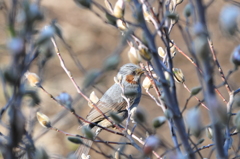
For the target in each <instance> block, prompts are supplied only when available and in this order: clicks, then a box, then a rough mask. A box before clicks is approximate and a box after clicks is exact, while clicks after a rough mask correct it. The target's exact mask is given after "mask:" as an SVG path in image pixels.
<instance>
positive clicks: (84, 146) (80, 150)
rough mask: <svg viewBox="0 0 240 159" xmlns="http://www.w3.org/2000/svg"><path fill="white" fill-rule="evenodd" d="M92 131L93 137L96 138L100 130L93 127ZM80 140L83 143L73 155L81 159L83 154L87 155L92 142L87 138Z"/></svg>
mask: <svg viewBox="0 0 240 159" xmlns="http://www.w3.org/2000/svg"><path fill="white" fill-rule="evenodd" d="M92 132H94V133H95V138H96V136H97V135H98V134H99V133H100V130H98V128H97V127H93V128H92ZM82 142H83V144H82V145H81V146H79V148H78V149H77V150H76V152H75V156H76V157H77V159H83V157H82V156H83V154H85V156H87V155H88V153H89V151H90V148H91V146H92V143H93V141H92V140H88V139H83V140H82Z"/></svg>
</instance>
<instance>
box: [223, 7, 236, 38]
mask: <svg viewBox="0 0 240 159" xmlns="http://www.w3.org/2000/svg"><path fill="white" fill-rule="evenodd" d="M239 15H240V9H239V8H238V7H237V6H234V5H226V6H224V7H223V8H222V10H221V13H220V16H219V24H220V27H221V29H222V30H223V31H224V32H225V33H227V34H229V35H234V34H235V33H236V32H237V31H238V30H239V29H238V21H239Z"/></svg>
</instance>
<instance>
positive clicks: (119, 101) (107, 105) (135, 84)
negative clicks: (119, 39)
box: [75, 63, 144, 158]
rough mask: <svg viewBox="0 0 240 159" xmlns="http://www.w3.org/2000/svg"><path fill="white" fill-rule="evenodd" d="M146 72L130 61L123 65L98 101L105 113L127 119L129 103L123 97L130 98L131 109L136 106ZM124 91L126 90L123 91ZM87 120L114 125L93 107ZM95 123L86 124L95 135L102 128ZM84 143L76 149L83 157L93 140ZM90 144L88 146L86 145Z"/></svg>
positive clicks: (77, 154) (108, 115) (78, 154)
mask: <svg viewBox="0 0 240 159" xmlns="http://www.w3.org/2000/svg"><path fill="white" fill-rule="evenodd" d="M143 73H144V71H143V69H141V68H140V67H139V66H138V65H135V64H132V63H128V64H125V65H123V66H122V67H121V68H120V69H119V72H118V73H117V76H116V79H117V80H118V82H116V81H115V83H114V84H113V85H112V86H111V87H110V88H109V89H108V90H107V91H106V92H105V93H104V94H103V96H102V97H101V98H100V99H99V101H98V102H97V103H96V106H97V107H98V108H99V109H100V110H101V111H102V113H103V114H105V115H106V116H107V117H110V113H113V112H114V113H115V114H117V115H118V116H119V117H121V118H122V119H126V118H127V116H128V111H127V107H128V103H127V101H126V100H125V99H124V98H123V94H124V96H125V97H126V98H128V99H129V105H130V110H131V109H132V108H134V107H136V106H137V105H138V104H139V102H140V99H141V85H140V78H141V75H142V74H143ZM123 91H124V92H123ZM86 120H87V121H90V122H92V123H95V124H98V125H101V126H103V127H106V128H110V127H113V125H112V123H110V122H109V121H108V120H107V119H106V118H105V117H104V116H103V115H102V114H101V113H100V112H99V111H97V110H96V109H95V108H92V109H91V110H90V112H89V114H88V115H87V117H86ZM95 124H87V123H86V124H85V125H84V126H86V127H88V128H90V129H91V130H92V132H94V133H95V137H96V136H97V135H98V134H99V133H100V131H101V129H100V128H99V127H97V126H95ZM83 142H84V144H82V145H81V146H80V147H79V148H78V150H77V151H76V153H75V154H76V156H78V158H82V157H81V156H82V155H86V156H87V155H88V152H89V150H90V147H91V145H92V141H91V140H87V139H83ZM85 145H88V146H85Z"/></svg>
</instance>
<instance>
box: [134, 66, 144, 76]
mask: <svg viewBox="0 0 240 159" xmlns="http://www.w3.org/2000/svg"><path fill="white" fill-rule="evenodd" d="M136 72H137V74H138V75H142V74H143V73H144V70H143V69H141V68H139V69H137V70H136Z"/></svg>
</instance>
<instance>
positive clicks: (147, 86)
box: [142, 74, 157, 90]
mask: <svg viewBox="0 0 240 159" xmlns="http://www.w3.org/2000/svg"><path fill="white" fill-rule="evenodd" d="M153 78H155V79H156V78H157V75H156V74H153ZM142 87H143V88H145V89H146V90H149V89H150V88H152V82H151V79H149V77H145V78H144V80H143V82H142Z"/></svg>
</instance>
